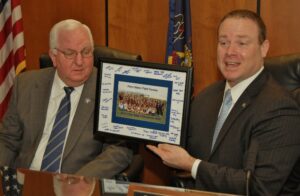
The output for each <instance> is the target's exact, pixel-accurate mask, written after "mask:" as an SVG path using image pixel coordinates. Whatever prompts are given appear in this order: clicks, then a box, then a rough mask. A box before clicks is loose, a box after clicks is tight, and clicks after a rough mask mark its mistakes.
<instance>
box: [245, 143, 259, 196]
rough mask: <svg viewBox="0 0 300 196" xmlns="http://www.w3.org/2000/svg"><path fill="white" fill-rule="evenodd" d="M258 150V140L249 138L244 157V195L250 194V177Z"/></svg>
mask: <svg viewBox="0 0 300 196" xmlns="http://www.w3.org/2000/svg"><path fill="white" fill-rule="evenodd" d="M257 152H258V142H257V141H256V140H254V139H251V141H250V145H249V148H248V152H247V158H246V167H245V172H246V195H247V196H248V195H250V179H251V177H252V173H253V172H254V169H255V163H256V157H257Z"/></svg>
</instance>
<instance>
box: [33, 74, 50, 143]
mask: <svg viewBox="0 0 300 196" xmlns="http://www.w3.org/2000/svg"><path fill="white" fill-rule="evenodd" d="M49 70H51V71H49ZM42 71H43V72H42V73H41V74H40V76H41V77H40V78H38V79H37V80H36V83H35V85H34V87H33V88H32V92H31V96H32V99H31V103H30V105H31V106H32V107H31V110H32V113H31V114H30V115H31V117H30V118H31V119H32V120H30V123H31V125H30V127H31V137H32V141H34V145H35V146H37V145H38V144H39V142H40V139H41V137H42V134H43V130H44V126H45V121H46V115H47V108H48V103H49V98H50V93H51V88H52V83H53V78H54V73H55V69H53V68H51V69H47V70H42Z"/></svg>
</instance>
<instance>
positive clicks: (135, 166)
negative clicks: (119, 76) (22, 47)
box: [39, 46, 144, 182]
mask: <svg viewBox="0 0 300 196" xmlns="http://www.w3.org/2000/svg"><path fill="white" fill-rule="evenodd" d="M98 58H115V59H124V60H136V61H141V60H142V56H141V55H138V54H133V53H129V52H125V51H121V50H118V49H114V48H109V47H104V46H95V48H94V65H96V61H97V59H98ZM39 63H40V68H41V69H42V68H46V67H52V66H53V63H52V60H51V58H50V57H49V55H48V54H47V53H44V54H41V56H40V57H39ZM131 147H132V148H133V151H134V155H133V159H132V162H131V164H130V165H129V166H128V168H126V169H125V170H124V171H123V172H121V173H120V174H118V175H116V176H115V178H116V179H117V180H122V181H130V182H141V180H142V176H141V174H142V170H143V168H144V159H143V157H142V156H141V155H140V154H139V153H138V145H137V144H132V146H131Z"/></svg>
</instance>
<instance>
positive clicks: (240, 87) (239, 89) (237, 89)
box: [224, 66, 264, 103]
mask: <svg viewBox="0 0 300 196" xmlns="http://www.w3.org/2000/svg"><path fill="white" fill-rule="evenodd" d="M263 69H264V66H262V67H261V68H260V70H259V71H258V72H256V73H255V74H254V75H252V76H251V77H249V78H247V79H245V80H243V81H241V82H239V83H238V84H236V85H235V86H234V87H232V88H231V87H230V86H229V83H228V81H226V86H225V91H224V95H225V92H226V91H227V90H228V89H230V90H231V96H232V101H233V103H236V101H237V100H238V99H239V97H240V96H241V95H242V93H243V92H244V91H245V90H246V88H247V87H248V86H249V85H250V84H251V83H252V81H253V80H254V79H255V78H256V77H257V76H258V75H259V74H260V73H261V72H262V71H263Z"/></svg>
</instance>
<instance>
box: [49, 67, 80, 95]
mask: <svg viewBox="0 0 300 196" xmlns="http://www.w3.org/2000/svg"><path fill="white" fill-rule="evenodd" d="M65 86H67V85H66V84H65V83H64V82H63V81H62V80H61V79H60V77H59V76H58V73H57V71H55V75H54V80H53V85H52V93H51V98H55V97H57V96H59V95H61V94H62V93H64V87H65ZM83 86H84V84H82V85H80V86H77V87H74V91H73V92H72V94H75V93H78V92H81V90H82V88H83Z"/></svg>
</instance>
